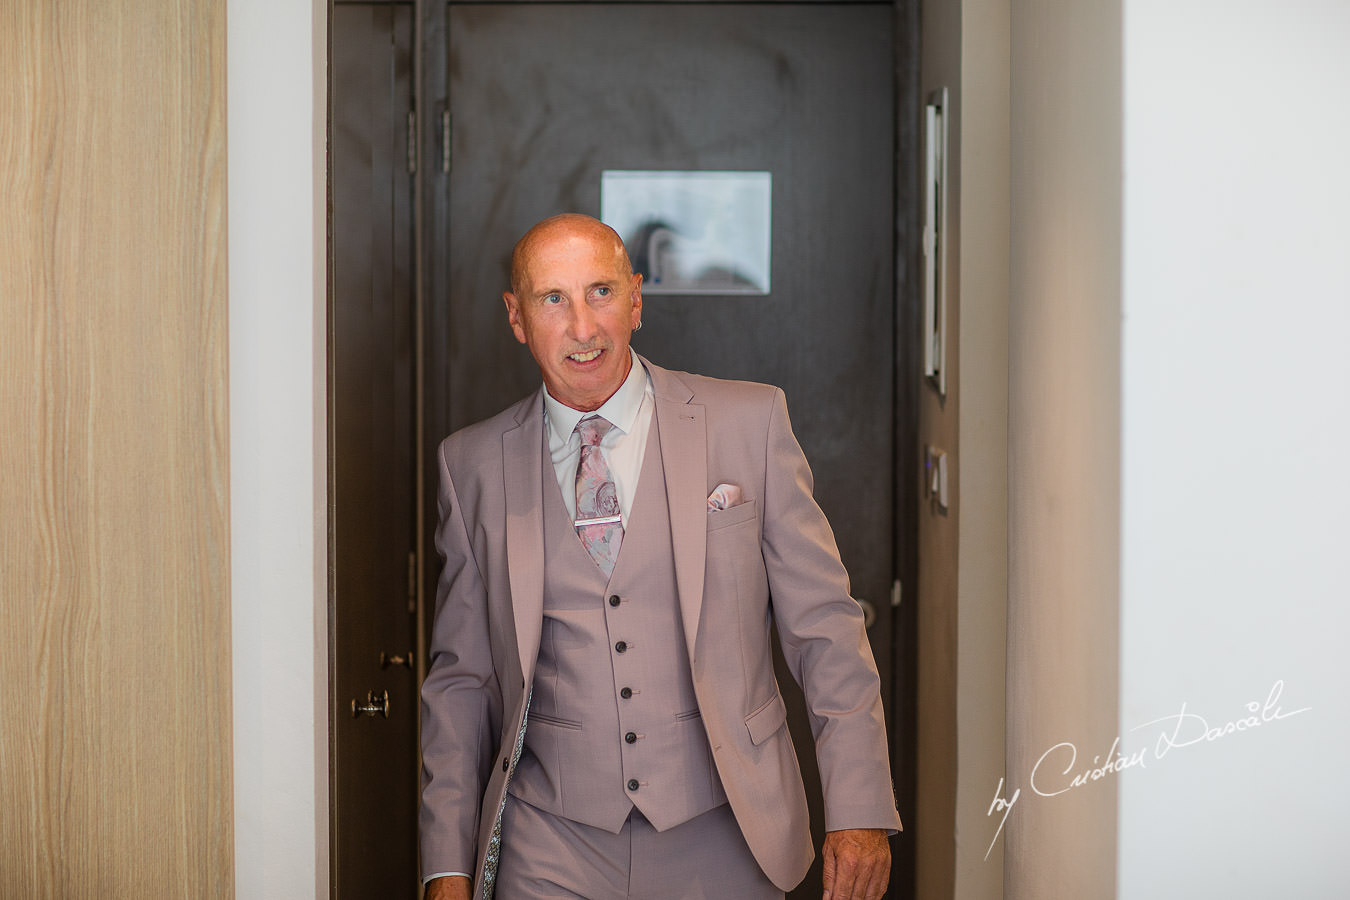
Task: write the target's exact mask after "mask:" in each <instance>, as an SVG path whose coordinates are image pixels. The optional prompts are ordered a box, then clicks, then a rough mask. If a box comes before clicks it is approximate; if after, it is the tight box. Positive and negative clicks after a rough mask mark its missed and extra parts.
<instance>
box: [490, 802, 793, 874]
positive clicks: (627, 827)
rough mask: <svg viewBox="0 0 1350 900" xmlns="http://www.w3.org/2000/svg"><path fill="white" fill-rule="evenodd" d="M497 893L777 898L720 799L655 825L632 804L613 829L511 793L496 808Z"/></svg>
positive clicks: (733, 819)
mask: <svg viewBox="0 0 1350 900" xmlns="http://www.w3.org/2000/svg"><path fill="white" fill-rule="evenodd" d="M496 896H497V897H499V898H501V900H630V898H631V900H728V898H732V897H734V898H736V900H783V892H782V891H780V890H779V889H778V888H776V887H774V885H773V883H772V882H771V881H769V879H768V877H767V876H765V874H764V872H763V871H762V870H761V869H760V867H759V864H758V863H756V862H755V858H754V856H752V855H751V853H750V848H749V847H748V846H747V845H746V843H745V838H744V837H742V835H741V830H740V827H739V826H738V825H737V824H736V817H735V816H734V815H732V812H731V807H730V806H728V805H727V804H725V803H724V804H722V805H721V806H718V807H716V808H715V809H711V810H709V811H708V812H706V813H703V814H702V815H700V816H696V817H695V818H693V819H691V820H690V821H688V822H685V823H684V824H682V825H676V826H675V827H674V828H668V829H666V830H665V831H657V830H656V829H655V828H653V827H652V824H651V823H650V822H648V821H647V819H646V818H645V817H644V816H643V815H642V813H640V812H638V811H637V810H636V809H634V810H633V811H632V813H630V814H629V816H628V819H627V821H625V822H624V825H623V828H622V829H621V830H620V831H619V833H618V834H612V833H610V832H608V831H605V830H604V829H601V828H593V827H591V826H589V825H583V824H581V823H580V822H574V821H572V820H571V819H565V818H562V817H560V816H555V815H553V814H552V813H547V812H544V811H543V810H541V809H538V808H536V807H534V806H531V805H530V804H528V803H526V802H524V801H523V800H520V799H518V798H516V797H513V796H511V795H510V794H508V795H507V797H506V809H505V811H504V812H503V814H502V855H501V864H500V866H499V868H498V870H497V892H496Z"/></svg>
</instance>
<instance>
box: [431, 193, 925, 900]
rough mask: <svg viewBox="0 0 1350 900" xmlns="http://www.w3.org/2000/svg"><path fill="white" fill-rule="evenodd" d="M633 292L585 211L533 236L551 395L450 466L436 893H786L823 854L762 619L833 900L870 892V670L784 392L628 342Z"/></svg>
mask: <svg viewBox="0 0 1350 900" xmlns="http://www.w3.org/2000/svg"><path fill="white" fill-rule="evenodd" d="M641 286H642V276H641V275H640V274H634V273H633V272H632V268H631V265H630V263H629V260H628V256H627V254H626V253H625V251H624V247H623V243H622V241H621V240H620V239H619V237H618V235H616V234H615V233H614V232H613V231H612V230H610V229H609V228H608V227H607V226H605V225H603V224H601V223H600V222H598V221H596V220H595V219H592V218H589V217H586V216H580V215H563V216H555V217H553V218H551V219H546V220H544V221H543V222H541V223H539V224H538V225H536V226H535V227H534V228H532V229H531V230H530V231H529V232H528V233H527V234H526V235H525V236H524V237H523V238H521V240H520V242H519V243H518V244H517V245H516V248H515V253H514V255H513V257H512V272H511V290H510V291H508V292H507V293H506V294H505V295H504V299H505V301H506V309H507V320H508V322H509V324H510V326H511V329H512V331H513V332H514V333H515V336H516V338H517V340H519V341H520V342H521V343H523V344H525V345H526V346H527V347H528V348H529V351H530V353H531V354H532V355H533V357H534V359H535V361H536V362H537V363H538V365H539V369H540V372H541V374H542V376H543V387H542V389H541V390H540V391H539V392H537V393H535V394H533V395H531V396H529V397H527V398H525V399H524V400H522V401H520V402H519V403H517V404H515V405H514V406H512V407H511V408H509V409H507V410H505V411H504V412H502V413H500V414H498V415H497V416H495V417H493V418H491V419H489V420H487V421H484V422H480V423H478V424H476V425H473V426H470V427H468V428H465V429H463V430H462V431H459V432H456V433H455V434H453V435H451V436H450V437H449V438H447V439H446V440H445V441H444V442H443V443H442V444H441V448H440V494H439V509H440V524H439V527H438V530H437V536H436V544H437V548H438V550H439V551H440V553H441V554H442V556H443V557H444V559H445V566H444V569H443V572H442V574H441V578H440V582H439V585H438V588H437V598H436V618H435V625H434V628H433V633H432V638H431V644H430V656H429V658H430V669H429V671H428V674H427V679H426V682H425V684H424V685H423V688H422V745H423V761H424V779H423V791H422V811H421V844H422V871H423V873H424V880H425V881H426V882H427V896H428V897H429V898H436V900H441V898H466V900H467V898H469V897H480V898H487V897H491V896H494V894H495V895H496V896H498V897H501V898H502V900H535V898H585V900H611V898H613V900H618V898H627V897H635V898H636V897H643V898H653V900H664V898H669V900H677V898H680V900H683V898H716V900H733V898H734V900H742V898H748V900H754V898H779V900H781V898H782V896H783V892H784V891H786V890H790V889H792V888H793V887H794V886H795V885H796V884H798V883H799V882H800V881H801V879H802V878H803V877H804V875H805V874H806V871H807V868H808V867H809V865H810V862H811V859H812V857H813V851H812V847H811V838H810V830H809V822H808V814H807V805H806V797H805V792H804V790H803V787H802V782H801V776H800V773H799V770H798V767H797V759H796V755H795V753H794V750H793V746H792V741H791V738H790V736H789V733H788V729H787V725H786V710H785V708H784V705H783V700H782V697H781V696H780V695H779V691H778V686H777V683H776V681H775V679H774V673H773V655H772V649H771V644H770V640H771V637H770V625H771V623H776V624H777V626H778V633H779V635H780V639H781V644H782V649H783V653H784V655H785V657H786V659H787V661H788V664H789V666H790V668H791V670H792V673H793V675H794V677H795V678H796V679H797V681H798V682H800V683H801V685H802V686H803V688H804V690H805V694H806V699H807V706H808V710H809V717H810V724H811V727H812V730H813V732H814V734H815V744H816V755H817V758H818V762H819V766H820V773H821V781H822V785H823V787H824V800H825V820H826V821H825V828H826V831H827V835H826V840H825V846H824V851H823V854H824V884H825V897H827V898H828V900H851V898H858V900H862V898H870V900H875V898H879V897H881V896H882V895H883V894H884V892H885V890H886V884H887V881H888V878H889V874H890V850H889V846H888V842H887V835H888V833H894V832H895V831H897V830H899V828H900V820H899V817H898V816H897V815H896V811H895V802H894V798H893V796H892V792H891V784H890V777H889V764H888V755H887V750H886V734H885V727H884V722H883V717H882V710H881V699H880V695H879V690H878V677H877V671H876V666H875V663H874V662H873V660H872V655H871V651H870V649H869V647H868V644H867V639H866V635H865V634H864V628H863V616H862V613H861V611H860V610H859V608H858V605H857V603H856V602H854V600H853V599H852V598H851V597H850V595H849V588H848V576H847V574H846V573H845V571H844V568H843V565H842V564H841V563H840V561H839V553H838V550H837V548H836V546H835V542H834V536H833V534H832V532H831V531H830V527H829V524H828V523H827V522H826V520H825V517H824V514H823V513H822V512H821V511H820V508H819V507H818V506H817V505H816V503H815V501H814V500H813V498H812V495H811V486H812V480H811V473H810V470H809V469H808V467H807V464H806V460H805V458H804V457H803V455H802V452H801V448H800V447H799V446H798V444H797V441H796V439H795V438H794V437H793V434H792V429H791V426H790V424H789V423H788V417H787V406H786V403H785V401H784V397H783V394H782V392H781V391H780V390H778V389H777V388H773V387H769V386H767V385H759V384H750V383H747V382H731V381H721V380H716V379H711V378H705V377H701V376H697V375H689V374H686V373H677V372H670V371H667V370H665V369H662V368H661V367H659V366H656V365H654V364H652V363H651V362H648V361H647V360H645V359H643V358H641V357H639V356H638V355H637V354H636V353H634V352H633V351H632V350H630V348H629V338H630V336H631V334H632V332H633V331H634V330H635V329H637V328H639V327H641V315H642V291H641Z"/></svg>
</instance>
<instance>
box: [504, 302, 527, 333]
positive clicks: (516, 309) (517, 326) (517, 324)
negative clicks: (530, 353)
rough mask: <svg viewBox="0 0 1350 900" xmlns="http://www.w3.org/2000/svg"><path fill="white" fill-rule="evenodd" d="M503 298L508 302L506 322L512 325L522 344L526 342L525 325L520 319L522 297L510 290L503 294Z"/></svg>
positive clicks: (512, 329) (513, 331)
mask: <svg viewBox="0 0 1350 900" xmlns="http://www.w3.org/2000/svg"><path fill="white" fill-rule="evenodd" d="M502 300H503V301H505V303H506V324H508V325H510V326H511V331H512V333H513V334H515V336H516V340H518V341H520V342H521V343H522V344H523V343H525V325H524V323H523V322H521V321H520V299H519V298H518V297H517V296H516V295H515V294H513V293H511V292H510V291H507V292H506V293H504V294H502Z"/></svg>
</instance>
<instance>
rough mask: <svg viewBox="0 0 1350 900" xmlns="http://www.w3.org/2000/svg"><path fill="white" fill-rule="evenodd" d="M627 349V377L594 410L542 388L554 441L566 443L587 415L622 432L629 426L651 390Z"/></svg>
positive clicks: (639, 364)
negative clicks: (570, 403)
mask: <svg viewBox="0 0 1350 900" xmlns="http://www.w3.org/2000/svg"><path fill="white" fill-rule="evenodd" d="M628 353H629V354H630V357H631V359H632V366H630V367H629V369H628V377H627V378H625V379H624V380H623V384H621V385H619V389H618V390H617V391H615V392H614V395H613V396H612V397H610V398H609V399H608V400H606V401H605V402H604V405H602V406H601V407H600V408H599V409H597V410H596V411H595V412H582V411H581V410H577V409H573V408H572V407H570V406H568V405H566V404H565V403H562V402H561V401H559V400H555V399H554V397H553V395H552V394H550V393H549V392H548V389H547V388H545V389H544V420H545V421H546V422H547V423H548V427H549V428H550V429H551V430H552V431H553V436H554V437H555V438H556V439H557V441H558V443H560V444H566V443H567V442H568V441H569V440H570V439H571V437H572V432H573V431H574V430H576V427H577V423H578V422H580V421H581V420H582V419H584V418H586V417H587V416H600V417H601V418H604V419H606V420H608V422H609V423H610V424H611V425H613V426H614V427H615V428H617V429H619V430H620V431H622V432H623V433H624V434H628V433H629V432H631V431H632V430H633V424H634V423H635V422H636V421H637V417H638V411H639V410H641V409H642V400H643V398H644V397H645V396H646V394H647V392H648V391H650V390H651V376H650V375H648V374H647V369H646V367H645V366H643V365H642V362H641V360H639V359H638V355H637V353H636V352H635V351H634V350H633V348H632V347H629V348H628Z"/></svg>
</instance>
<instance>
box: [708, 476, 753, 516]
mask: <svg viewBox="0 0 1350 900" xmlns="http://www.w3.org/2000/svg"><path fill="white" fill-rule="evenodd" d="M743 502H745V495H744V494H742V493H741V489H740V487H738V486H737V485H734V484H725V483H724V484H719V485H718V486H717V487H715V488H713V492H712V493H711V494H709V495H708V512H712V511H713V510H715V509H731V508H732V507H733V506H740V505H741V504H742V503H743Z"/></svg>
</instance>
